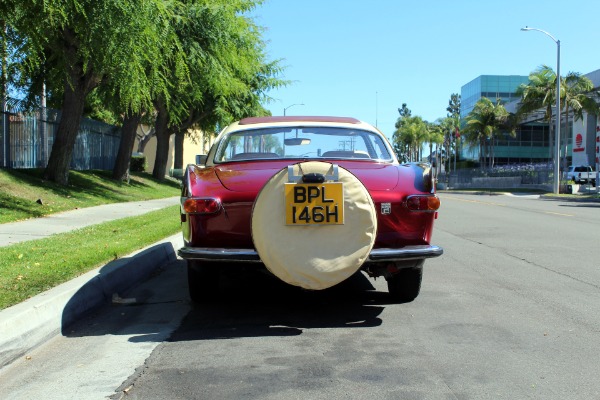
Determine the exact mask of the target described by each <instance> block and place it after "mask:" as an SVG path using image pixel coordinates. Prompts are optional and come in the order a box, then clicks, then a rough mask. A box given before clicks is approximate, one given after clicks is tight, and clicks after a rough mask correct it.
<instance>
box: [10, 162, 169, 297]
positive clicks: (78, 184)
mask: <svg viewBox="0 0 600 400" xmlns="http://www.w3.org/2000/svg"><path fill="white" fill-rule="evenodd" d="M42 173H43V170H41V169H24V170H4V169H0V224H2V223H7V222H13V221H19V220H23V219H28V218H36V217H42V216H45V215H48V214H53V213H57V212H61V211H68V210H74V209H77V208H84V207H92V206H96V205H101V204H108V203H117V202H126V201H141V200H150V199H158V198H166V197H173V196H178V195H179V193H180V189H179V181H176V180H172V179H167V180H165V181H158V180H156V179H154V178H152V176H150V175H149V174H146V173H135V174H132V177H131V180H130V182H129V183H124V182H117V181H114V180H112V179H111V178H110V176H111V172H110V171H71V172H70V175H69V185H68V186H61V185H56V184H54V183H52V182H48V181H45V180H43V179H42ZM38 199H40V201H39V202H38V201H37V200H38ZM40 203H41V204H40ZM179 230H180V218H179V206H172V207H167V208H164V209H162V210H157V211H153V212H150V213H147V214H144V215H140V216H136V217H129V218H123V219H119V220H115V221H111V222H106V223H103V224H98V225H93V226H89V227H86V228H83V229H79V230H76V231H73V232H70V233H64V234H59V235H54V236H51V237H48V238H44V239H39V240H32V241H28V242H23V243H17V244H14V245H11V246H6V247H0V309H3V308H6V307H9V306H11V305H13V304H17V303H19V302H21V301H23V300H25V299H27V298H29V297H32V296H35V295H37V294H39V293H41V292H43V291H45V290H48V289H50V288H52V287H54V286H56V285H58V284H60V283H63V282H66V281H68V280H70V279H72V278H74V277H76V276H78V275H81V274H83V273H85V272H88V271H90V270H92V269H94V268H96V267H99V266H102V265H104V264H106V263H108V262H110V261H112V260H115V259H117V258H120V257H123V256H126V255H128V254H130V253H132V252H134V251H136V250H139V249H142V248H144V247H146V246H148V245H151V244H152V243H155V242H157V241H159V240H161V239H164V238H166V237H168V236H171V235H173V234H175V233H177V232H178V231H179Z"/></svg>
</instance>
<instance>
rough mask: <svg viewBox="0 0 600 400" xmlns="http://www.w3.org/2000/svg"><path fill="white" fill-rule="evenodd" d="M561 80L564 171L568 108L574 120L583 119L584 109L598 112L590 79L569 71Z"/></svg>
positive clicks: (567, 133)
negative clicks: (563, 120)
mask: <svg viewBox="0 0 600 400" xmlns="http://www.w3.org/2000/svg"><path fill="white" fill-rule="evenodd" d="M562 80H563V81H564V83H563V82H561V89H562V90H561V93H560V100H561V104H564V107H565V113H564V115H565V129H564V130H562V129H561V131H562V132H564V140H562V141H561V142H562V143H563V144H564V145H563V146H564V147H563V148H564V149H565V150H564V154H563V167H564V169H565V171H566V169H567V168H568V165H567V143H568V139H567V138H568V137H569V136H568V135H569V109H571V110H573V118H574V120H575V121H577V120H578V119H583V112H584V111H586V112H588V113H592V114H598V111H599V109H598V104H597V103H596V102H595V101H594V100H593V99H592V98H591V97H590V93H591V92H592V89H594V84H593V83H592V81H591V80H589V79H588V78H586V77H585V76H582V75H581V74H579V73H577V72H569V73H568V74H567V76H566V77H565V78H564V79H562Z"/></svg>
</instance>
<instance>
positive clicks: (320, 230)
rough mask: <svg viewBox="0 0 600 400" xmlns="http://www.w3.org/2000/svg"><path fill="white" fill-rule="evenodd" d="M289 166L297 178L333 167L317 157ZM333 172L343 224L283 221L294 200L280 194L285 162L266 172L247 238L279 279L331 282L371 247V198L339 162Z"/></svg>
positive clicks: (318, 284) (316, 284) (315, 285)
mask: <svg viewBox="0 0 600 400" xmlns="http://www.w3.org/2000/svg"><path fill="white" fill-rule="evenodd" d="M292 168H293V175H294V176H296V177H298V176H303V175H306V174H320V175H324V176H327V175H331V174H332V173H333V171H334V166H333V165H332V164H331V163H329V162H320V161H308V162H302V163H298V164H294V165H293V166H292ZM337 173H338V182H339V183H341V184H343V193H344V204H343V205H341V206H342V207H341V208H342V210H345V211H344V212H343V215H342V217H341V219H342V221H341V222H342V224H331V225H310V224H308V225H305V226H298V225H297V226H291V225H288V224H286V223H285V219H284V216H286V215H290V214H291V213H292V212H293V211H292V206H293V204H292V203H290V202H285V201H284V197H283V194H284V188H285V186H286V184H287V183H288V181H289V179H290V177H289V173H288V167H285V168H283V169H281V170H280V171H279V172H277V173H276V174H275V175H274V176H273V177H271V178H270V179H269V180H268V181H267V183H266V184H265V185H264V186H263V188H262V189H261V191H260V192H259V194H258V196H257V197H256V201H255V202H254V207H253V209H252V222H251V227H252V241H253V243H254V247H255V248H256V251H257V252H258V254H259V256H260V259H261V261H262V262H263V263H264V264H265V266H266V267H267V269H268V270H269V271H270V272H271V273H272V274H273V275H275V276H276V277H277V278H279V279H280V280H282V281H283V282H286V283H288V284H290V285H293V286H298V287H301V288H303V289H308V290H323V289H327V288H329V287H332V286H335V285H337V284H338V283H341V282H343V281H344V280H346V279H348V278H349V277H350V276H352V275H354V274H355V273H356V271H358V270H359V269H360V267H361V266H362V264H363V263H364V262H365V261H366V260H367V258H368V256H369V253H370V252H371V249H372V248H373V245H374V243H375V237H376V234H377V212H376V210H375V204H374V203H373V199H372V198H371V195H370V194H369V192H368V190H367V188H366V187H365V186H364V185H363V184H362V182H361V181H360V180H359V179H358V178H357V177H356V176H354V175H353V174H352V173H350V172H349V171H347V170H345V169H344V168H342V167H339V168H337ZM322 193H324V192H322ZM313 211H314V209H313ZM313 218H314V217H313ZM309 219H310V218H309Z"/></svg>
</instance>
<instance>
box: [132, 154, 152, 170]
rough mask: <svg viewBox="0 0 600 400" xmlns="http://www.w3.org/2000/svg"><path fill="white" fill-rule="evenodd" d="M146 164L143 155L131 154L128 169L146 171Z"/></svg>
mask: <svg viewBox="0 0 600 400" xmlns="http://www.w3.org/2000/svg"><path fill="white" fill-rule="evenodd" d="M147 166H148V164H147V163H146V156H145V155H143V154H142V155H135V156H131V163H130V164H129V171H131V172H144V171H146V167H147Z"/></svg>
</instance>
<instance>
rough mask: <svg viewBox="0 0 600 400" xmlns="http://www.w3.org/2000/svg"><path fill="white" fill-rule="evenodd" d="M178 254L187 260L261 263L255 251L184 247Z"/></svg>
mask: <svg viewBox="0 0 600 400" xmlns="http://www.w3.org/2000/svg"><path fill="white" fill-rule="evenodd" d="M177 254H179V257H181V258H183V259H186V260H204V261H229V262H260V257H259V256H258V253H257V252H256V251H255V250H254V249H224V248H212V247H182V248H180V249H179V250H178V251H177Z"/></svg>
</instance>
